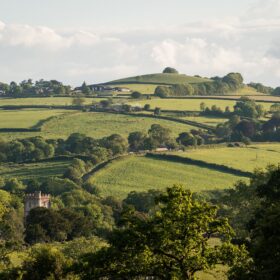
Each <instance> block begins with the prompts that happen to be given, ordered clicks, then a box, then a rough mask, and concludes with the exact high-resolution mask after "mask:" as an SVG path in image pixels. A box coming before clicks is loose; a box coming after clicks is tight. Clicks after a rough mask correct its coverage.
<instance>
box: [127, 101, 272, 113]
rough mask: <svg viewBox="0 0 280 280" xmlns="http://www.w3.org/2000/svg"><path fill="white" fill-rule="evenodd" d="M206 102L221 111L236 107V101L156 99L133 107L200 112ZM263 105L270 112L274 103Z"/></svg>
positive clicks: (137, 102)
mask: <svg viewBox="0 0 280 280" xmlns="http://www.w3.org/2000/svg"><path fill="white" fill-rule="evenodd" d="M201 102H204V103H205V104H206V106H208V107H211V106H213V105H217V106H218V107H220V108H221V109H223V110H224V109H225V108H226V107H227V106H229V107H230V109H231V110H233V106H234V105H235V103H236V101H235V100H217V99H197V98H196V99H191V98H188V99H160V98H154V99H151V100H140V101H131V102H130V104H132V105H140V106H144V105H145V104H150V105H151V108H152V109H154V108H155V107H160V108H161V109H163V110H180V111H184V110H185V111H200V103H201ZM258 104H262V105H263V106H264V108H265V109H267V110H269V109H270V106H271V105H272V104H273V103H265V102H259V103H258Z"/></svg>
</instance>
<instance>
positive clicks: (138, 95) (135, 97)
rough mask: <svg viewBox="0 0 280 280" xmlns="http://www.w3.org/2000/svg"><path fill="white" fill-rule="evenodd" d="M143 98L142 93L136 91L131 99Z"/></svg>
mask: <svg viewBox="0 0 280 280" xmlns="http://www.w3.org/2000/svg"><path fill="white" fill-rule="evenodd" d="M141 97H142V93H141V92H139V91H134V92H132V93H131V98H134V99H138V98H141Z"/></svg>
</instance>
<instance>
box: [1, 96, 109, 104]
mask: <svg viewBox="0 0 280 280" xmlns="http://www.w3.org/2000/svg"><path fill="white" fill-rule="evenodd" d="M103 99H104V98H85V104H92V102H94V103H96V102H99V101H101V100H103ZM72 101H73V97H34V98H0V106H7V105H18V106H19V105H50V106H55V105H56V106H68V105H72Z"/></svg>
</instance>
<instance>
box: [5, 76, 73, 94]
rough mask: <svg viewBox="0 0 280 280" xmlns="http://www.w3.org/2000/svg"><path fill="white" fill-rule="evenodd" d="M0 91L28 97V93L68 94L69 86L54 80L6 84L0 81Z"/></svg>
mask: <svg viewBox="0 0 280 280" xmlns="http://www.w3.org/2000/svg"><path fill="white" fill-rule="evenodd" d="M0 91H1V92H2V94H3V95H6V96H11V97H28V96H30V95H33V96H34V95H40V96H50V95H53V94H54V95H69V94H70V92H71V87H70V86H65V85H63V84H62V83H61V82H58V81H56V80H50V81H45V80H39V81H36V82H35V83H33V82H32V80H31V79H29V80H24V81H22V82H21V83H20V84H17V83H16V82H11V83H10V84H9V85H8V84H3V83H0Z"/></svg>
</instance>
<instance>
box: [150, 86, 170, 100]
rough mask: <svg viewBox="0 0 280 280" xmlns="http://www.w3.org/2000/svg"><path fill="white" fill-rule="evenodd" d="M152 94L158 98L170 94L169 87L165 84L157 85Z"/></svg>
mask: <svg viewBox="0 0 280 280" xmlns="http://www.w3.org/2000/svg"><path fill="white" fill-rule="evenodd" d="M154 94H155V96H158V97H160V98H164V97H168V96H170V94H171V88H170V87H167V86H157V87H156V89H155V93H154Z"/></svg>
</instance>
